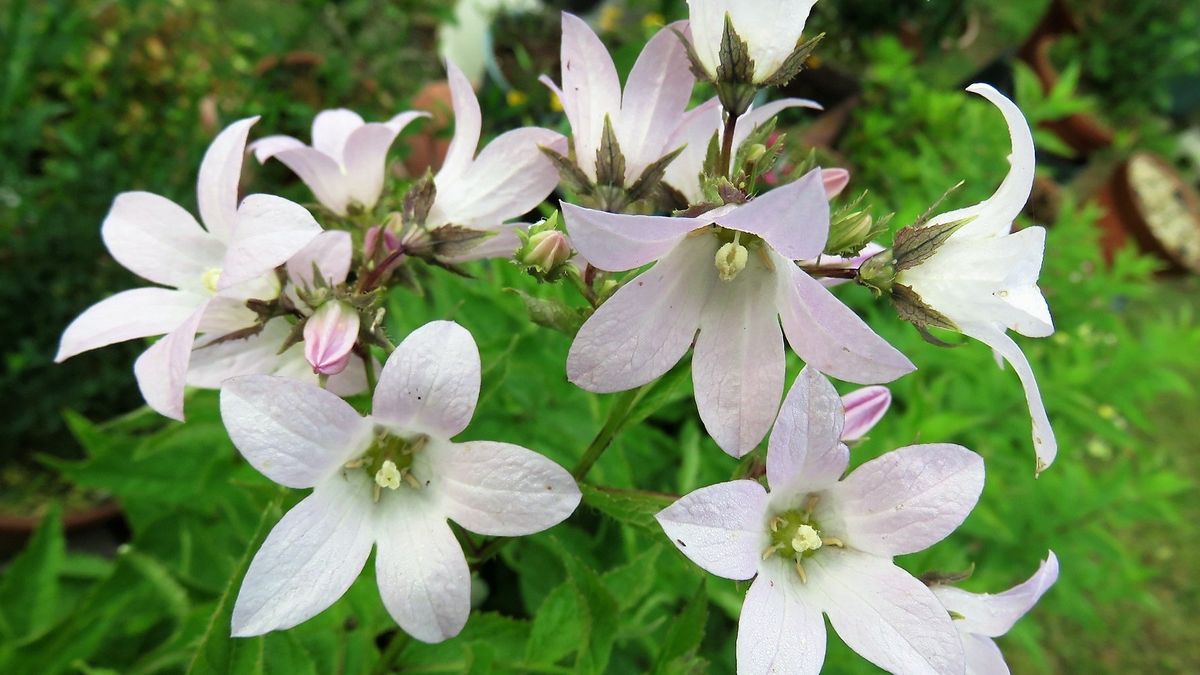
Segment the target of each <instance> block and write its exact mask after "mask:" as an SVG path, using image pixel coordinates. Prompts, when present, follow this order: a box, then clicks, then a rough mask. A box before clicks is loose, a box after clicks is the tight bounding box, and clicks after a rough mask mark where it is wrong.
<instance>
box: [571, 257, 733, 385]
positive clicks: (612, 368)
mask: <svg viewBox="0 0 1200 675" xmlns="http://www.w3.org/2000/svg"><path fill="white" fill-rule="evenodd" d="M715 255H716V242H715V240H714V239H713V238H711V237H698V238H696V239H692V240H685V241H684V242H682V243H681V244H680V245H679V246H677V247H676V248H675V250H674V251H671V253H669V254H668V255H667V256H666V257H665V258H663V259H662V260H660V261H659V262H658V263H657V264H655V265H654V266H653V267H651V268H650V269H648V270H646V271H645V272H643V273H642V274H640V275H638V276H637V277H636V278H635V279H632V280H630V281H629V282H627V283H626V284H625V285H624V286H622V287H621V289H620V290H618V291H617V292H616V293H615V294H614V295H613V296H612V297H611V298H609V299H608V300H606V301H605V302H604V304H603V305H600V308H599V309H597V310H596V313H595V314H593V315H592V316H591V318H589V319H588V320H587V322H586V323H584V324H583V327H582V328H580V329H579V333H577V334H576V335H575V341H574V342H573V343H571V351H570V352H569V353H568V354H567V379H569V380H570V381H571V382H574V383H575V384H577V385H578V386H580V387H583V388H584V389H587V390H588V391H595V392H601V393H606V392H613V391H624V390H626V389H632V388H634V387H639V386H641V385H643V384H646V383H647V382H649V381H651V380H653V379H655V378H656V377H659V376H661V375H663V374H664V373H666V372H667V371H668V370H670V369H671V367H672V366H674V365H675V364H676V363H678V362H679V359H681V358H683V355H684V354H686V353H687V350H688V348H689V347H691V346H692V339H693V338H694V337H695V335H696V330H697V328H699V327H700V315H701V311H702V309H703V308H704V305H705V303H706V302H707V301H708V296H709V293H710V292H711V289H712V287H713V284H715V283H717V274H716V269H715V267H714V266H713V258H714V256H715ZM584 256H585V257H586V256H587V254H586V253H585V254H584Z"/></svg>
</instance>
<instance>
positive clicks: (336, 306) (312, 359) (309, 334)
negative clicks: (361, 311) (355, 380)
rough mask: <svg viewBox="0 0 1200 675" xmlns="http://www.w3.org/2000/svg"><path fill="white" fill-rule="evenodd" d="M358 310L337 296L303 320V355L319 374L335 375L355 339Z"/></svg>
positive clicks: (344, 366)
mask: <svg viewBox="0 0 1200 675" xmlns="http://www.w3.org/2000/svg"><path fill="white" fill-rule="evenodd" d="M358 327H359V318H358V310H356V309H354V308H353V307H351V306H350V305H349V304H347V303H345V302H342V301H341V300H330V301H328V302H326V303H325V304H323V305H321V306H320V307H319V308H318V309H317V311H316V312H314V313H313V315H312V316H310V317H309V318H308V321H307V322H305V324H304V358H305V359H307V360H308V363H309V365H311V366H312V368H313V372H314V373H317V374H319V375H337V374H338V373H340V372H342V371H343V370H345V369H346V365H347V364H348V363H349V362H350V356H351V350H352V349H354V343H355V342H357V341H358Z"/></svg>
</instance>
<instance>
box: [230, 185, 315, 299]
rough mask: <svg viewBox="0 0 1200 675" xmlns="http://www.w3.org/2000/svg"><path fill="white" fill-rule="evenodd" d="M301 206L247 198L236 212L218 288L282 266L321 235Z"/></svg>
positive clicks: (268, 197)
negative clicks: (234, 229) (236, 227)
mask: <svg viewBox="0 0 1200 675" xmlns="http://www.w3.org/2000/svg"><path fill="white" fill-rule="evenodd" d="M321 232H322V230H321V226H320V225H318V224H317V221H316V219H314V218H313V217H312V214H311V213H309V212H308V210H307V209H305V208H304V207H303V206H300V205H299V204H296V203H295V202H290V201H288V200H286V199H284V198H282V197H276V196H274V195H261V194H260V195H250V196H249V197H246V199H244V200H243V201H242V205H241V206H240V207H239V208H238V229H237V231H235V232H234V233H233V237H232V240H231V241H230V242H229V250H228V251H227V252H226V253H225V267H224V269H223V271H222V272H221V280H220V288H221V289H222V290H224V289H228V288H232V287H234V286H237V285H238V284H241V283H245V282H247V281H250V280H252V279H255V278H257V277H259V276H262V275H263V274H266V273H267V272H270V271H271V270H273V269H274V268H276V267H278V266H280V265H282V264H284V263H285V262H287V261H288V260H289V259H291V258H292V256H294V255H296V254H297V253H299V252H300V251H302V250H304V247H306V246H308V245H309V244H310V243H312V241H313V239H315V238H316V237H317V235H319V234H321Z"/></svg>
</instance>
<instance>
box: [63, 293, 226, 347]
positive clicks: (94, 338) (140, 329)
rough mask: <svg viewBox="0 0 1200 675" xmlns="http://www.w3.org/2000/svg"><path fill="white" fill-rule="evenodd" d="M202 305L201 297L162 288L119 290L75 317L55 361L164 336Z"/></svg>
mask: <svg viewBox="0 0 1200 675" xmlns="http://www.w3.org/2000/svg"><path fill="white" fill-rule="evenodd" d="M203 304H204V298H203V297H202V296H199V295H194V294H191V293H185V292H183V291H173V290H168V289H165V288H134V289H132V290H128V291H122V292H120V293H117V294H116V295H114V296H112V297H109V298H105V299H104V300H101V301H100V302H97V303H96V304H94V305H92V306H91V307H88V308H87V309H86V310H84V312H83V314H80V315H79V316H77V317H75V320H74V321H72V322H71V324H70V325H69V326H67V329H66V330H65V331H63V335H62V340H61V341H60V342H59V345H58V354H56V355H55V356H54V362H55V363H62V362H63V361H65V360H67V359H69V358H71V357H72V356H75V355H76V354H80V353H82V352H86V351H90V350H92V349H98V348H100V347H105V346H107V345H111V344H116V343H118V342H124V341H126V340H133V339H135V338H141V337H150V336H152V335H164V334H166V333H169V332H171V331H172V330H174V329H175V328H176V327H178V326H179V325H181V324H183V323H184V322H185V321H187V320H188V318H189V317H191V315H192V313H193V312H195V311H196V309H197V308H198V307H200V306H201V305H203Z"/></svg>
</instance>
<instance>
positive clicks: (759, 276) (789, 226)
mask: <svg viewBox="0 0 1200 675" xmlns="http://www.w3.org/2000/svg"><path fill="white" fill-rule="evenodd" d="M562 208H563V214H564V216H565V218H566V224H567V230H568V233H569V234H570V236H571V241H572V243H573V244H574V245H575V248H576V250H578V251H579V252H580V254H581V255H583V257H584V258H586V259H587V260H588V261H590V262H591V264H592V265H594V266H596V267H598V268H600V269H602V270H608V271H623V270H629V269H635V268H638V267H641V266H642V265H645V264H647V263H650V262H653V261H657V263H656V264H655V265H654V266H653V267H651V268H650V269H648V270H647V271H645V272H644V273H642V274H641V275H638V276H636V277H635V278H633V279H630V280H628V281H627V282H626V283H624V285H623V286H621V288H620V289H619V290H618V291H617V292H616V293H615V294H614V295H613V296H612V297H610V298H609V299H608V300H607V301H605V302H604V304H602V305H601V306H600V307H599V308H598V309H597V310H596V312H595V313H594V314H593V315H592V316H591V318H589V319H588V321H587V322H586V323H584V325H583V327H582V328H581V329H580V330H579V333H578V334H577V335H576V336H575V341H574V343H573V344H572V345H571V350H570V353H569V355H568V357H567V376H568V378H569V379H570V380H571V381H572V382H574V383H575V384H577V385H579V386H581V387H583V388H584V389H587V390H589V391H595V392H612V391H622V390H625V389H632V388H634V387H638V386H641V385H643V384H646V383H647V382H650V381H652V380H654V379H655V378H657V377H659V376H661V375H663V374H664V373H666V372H667V371H668V370H670V369H671V367H672V366H674V365H675V364H676V363H677V362H678V361H679V360H680V359H681V358H682V357H683V355H684V354H685V353H687V351H688V348H689V347H691V346H692V342H693V340H695V353H694V356H693V359H692V380H693V382H694V384H695V394H696V405H697V407H698V408H699V412H700V418H701V420H702V421H703V422H704V425H705V427H706V428H707V429H708V432H709V434H710V435H712V437H713V438H714V439H715V440H716V441H717V443H718V444H719V445H720V446H721V448H722V449H724V450H725V451H726V452H728V453H729V454H731V455H734V456H736V457H740V456H742V455H744V454H746V453H747V452H749V451H750V450H752V449H754V447H755V446H756V445H758V442H759V441H760V440H762V438H763V436H765V435H766V433H767V430H768V429H769V428H770V426H771V422H772V421H773V420H774V419H775V412H776V410H777V409H778V405H779V400H780V398H781V397H782V396H783V391H784V351H783V336H784V334H786V336H787V341H788V342H789V343H790V344H791V345H792V348H793V349H795V350H796V352H797V353H798V354H799V355H800V357H801V358H803V359H804V360H805V361H806V362H808V363H809V364H810V365H812V366H813V367H814V368H816V369H818V370H820V371H822V372H824V373H828V374H830V375H832V376H834V377H838V378H840V379H844V380H849V381H851V382H857V383H860V384H871V383H877V382H888V381H891V380H894V379H896V378H897V377H900V376H901V375H904V374H905V373H908V372H911V371H912V370H913V366H912V364H911V363H910V362H909V360H908V359H907V358H905V357H904V355H903V354H901V353H900V352H898V351H896V350H895V349H894V348H893V347H892V346H891V345H889V344H888V343H887V342H885V341H884V340H883V339H882V338H880V337H879V336H878V335H876V334H875V333H874V332H873V331H872V330H871V329H870V328H869V327H868V326H867V325H866V324H865V323H864V322H863V321H862V319H860V318H859V317H858V316H857V315H856V314H855V313H854V312H853V311H851V310H850V309H849V308H848V307H846V306H845V305H843V304H842V303H841V302H839V301H838V299H837V298H835V297H834V296H833V295H832V294H831V293H830V292H829V291H828V290H826V289H825V287H824V286H822V285H821V284H820V283H818V282H817V281H816V280H814V279H813V278H812V277H809V276H808V275H807V274H805V273H804V272H803V271H802V270H801V269H800V268H799V267H798V266H796V265H795V264H794V263H793V262H792V261H793V260H801V259H806V258H814V257H816V256H817V255H818V254H820V252H821V250H822V249H823V247H824V245H825V236H826V233H827V231H828V227H829V202H828V199H827V198H826V195H825V190H824V187H823V186H822V179H821V173H820V171H813V172H811V173H809V174H808V175H807V176H805V177H804V178H802V179H801V180H799V181H796V182H795V183H791V184H789V185H787V186H785V187H782V188H779V189H776V190H773V191H771V192H768V193H766V194H765V195H763V196H761V197H758V198H757V199H754V200H752V201H750V202H748V203H746V204H742V205H727V206H723V207H721V208H718V209H715V210H713V211H710V212H708V213H705V214H703V215H701V216H698V217H695V218H668V217H659V216H624V215H616V214H608V213H603V212H600V211H592V210H588V209H584V208H580V207H577V206H572V205H570V204H563V206H562ZM781 320H782V323H783V332H782V333H781V332H780V321H781ZM697 331H699V337H698V338H697V337H696V333H697Z"/></svg>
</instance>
